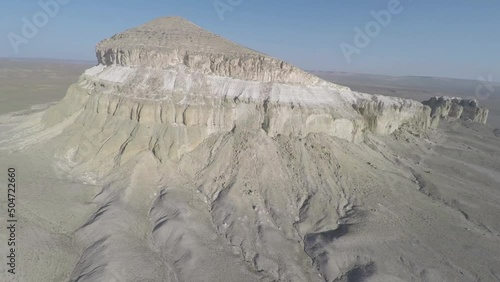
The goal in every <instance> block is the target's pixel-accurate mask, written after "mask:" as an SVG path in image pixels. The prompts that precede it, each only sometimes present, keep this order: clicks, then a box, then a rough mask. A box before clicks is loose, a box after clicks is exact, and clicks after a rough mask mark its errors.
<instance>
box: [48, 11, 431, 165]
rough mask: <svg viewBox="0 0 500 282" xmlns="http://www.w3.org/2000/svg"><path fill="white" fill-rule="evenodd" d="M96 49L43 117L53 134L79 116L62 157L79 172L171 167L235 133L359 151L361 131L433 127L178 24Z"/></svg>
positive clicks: (415, 108) (422, 110)
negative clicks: (329, 139)
mask: <svg viewBox="0 0 500 282" xmlns="http://www.w3.org/2000/svg"><path fill="white" fill-rule="evenodd" d="M96 50H97V59H98V62H99V64H98V65H97V66H95V67H93V68H91V69H89V70H87V71H86V72H85V74H83V75H82V76H81V78H80V80H79V82H78V83H76V84H75V85H73V86H72V87H71V88H70V89H69V90H68V94H67V96H66V98H65V99H64V100H63V101H62V102H61V103H60V104H58V105H56V106H54V107H53V108H51V109H49V110H48V111H47V112H46V114H45V115H44V117H43V122H44V124H45V126H46V127H51V126H53V125H56V124H58V123H61V122H62V121H64V120H65V119H67V118H68V117H70V116H72V115H74V113H75V112H77V113H78V116H77V117H74V118H75V124H74V125H72V126H71V128H70V129H69V130H73V131H74V134H73V135H72V137H71V138H70V140H68V142H66V144H67V145H66V147H65V148H64V149H63V151H64V152H70V156H68V158H71V159H72V160H73V161H74V162H75V163H85V162H86V161H90V160H92V161H93V162H95V161H96V160H98V162H99V163H107V164H108V167H113V166H114V165H117V164H121V163H123V162H126V161H127V160H128V159H130V158H131V157H133V156H134V155H136V154H137V153H139V152H141V151H145V150H146V151H151V152H153V153H154V155H155V156H156V157H157V159H159V160H161V161H163V160H177V159H179V158H180V157H181V156H182V155H183V154H185V153H186V152H189V151H192V150H193V149H195V148H196V147H197V146H198V145H200V144H201V143H202V142H203V141H204V140H206V139H207V138H208V137H209V136H210V135H211V134H213V133H217V132H231V131H235V130H263V131H264V132H265V133H266V134H267V135H268V136H270V137H277V136H280V135H286V136H297V137H299V138H301V137H304V136H307V135H308V134H310V133H324V134H327V135H329V136H333V137H337V138H341V139H345V140H348V141H350V142H359V141H361V140H363V136H364V134H365V133H367V132H372V133H375V134H391V133H392V132H394V131H395V130H397V129H398V128H401V127H402V126H405V127H412V128H415V129H416V130H425V129H427V128H428V127H429V126H431V116H430V108H429V107H427V106H425V105H423V104H421V103H419V102H416V101H412V100H406V99H400V98H391V97H382V96H373V95H368V94H363V93H358V92H354V91H351V90H350V89H349V88H347V87H344V86H340V85H336V84H333V83H329V82H326V81H323V80H321V79H320V78H317V77H315V76H313V75H311V74H309V73H306V72H304V71H302V70H300V69H298V68H296V67H293V66H291V65H290V64H288V63H286V62H283V61H281V60H278V59H275V58H271V57H269V56H266V55H264V54H261V53H258V52H256V51H254V50H251V49H248V48H245V47H242V46H239V45H237V44H235V43H232V42H230V41H228V40H225V39H223V38H221V37H219V36H217V35H214V34H212V33H210V32H207V31H205V30H203V29H201V28H200V27H198V26H196V25H194V24H192V23H190V22H188V21H186V20H184V19H181V18H177V17H174V18H162V19H158V20H155V21H152V22H150V23H148V24H146V25H144V26H141V27H138V28H134V29H131V30H128V31H126V32H124V33H120V34H117V35H115V36H113V37H112V38H110V39H107V40H104V41H102V42H100V43H99V44H98V45H97V48H96ZM68 154H69V153H68ZM110 160H112V161H110Z"/></svg>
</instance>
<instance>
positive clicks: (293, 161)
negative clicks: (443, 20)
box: [0, 18, 500, 282]
mask: <svg viewBox="0 0 500 282" xmlns="http://www.w3.org/2000/svg"><path fill="white" fill-rule="evenodd" d="M162 26H163V27H164V28H162ZM172 39H173V40H172ZM103 46H105V47H103ZM100 48H101V49H100ZM194 53H196V56H198V57H196V58H198V59H199V61H200V62H207V63H202V64H197V63H192V62H191V56H192V54H194ZM97 54H98V59H99V62H100V63H99V64H98V65H97V66H95V67H93V68H91V69H89V70H87V71H86V72H85V73H84V74H83V75H82V76H81V78H80V79H79V81H78V83H76V84H74V85H72V86H71V87H70V89H69V90H68V93H67V95H66V97H65V98H64V100H63V101H61V102H60V103H59V104H57V105H55V106H53V107H51V108H50V109H48V110H47V111H45V112H40V113H36V114H34V115H32V116H29V117H19V116H16V115H13V116H8V117H7V118H6V119H5V118H3V119H0V129H1V130H0V150H1V152H2V154H0V158H3V159H4V160H8V161H3V162H0V163H6V164H7V163H10V162H11V160H16V161H18V160H21V161H22V162H24V164H23V163H22V162H21V163H20V164H18V165H17V167H21V168H23V171H26V172H25V173H26V174H25V175H28V174H29V170H25V168H26V167H29V166H30V165H33V167H32V169H33V170H32V171H33V172H34V173H37V174H39V175H44V174H46V173H45V171H50V170H54V171H55V172H57V175H58V177H59V176H63V177H64V178H66V177H69V178H70V180H71V181H70V182H71V183H74V182H77V183H78V182H80V183H81V182H83V183H85V184H91V185H90V186H93V188H92V190H95V192H93V193H91V194H89V195H87V196H86V197H81V196H79V197H78V198H77V199H74V198H75V196H73V194H74V191H72V190H73V189H70V188H69V187H66V186H61V187H59V188H57V186H56V187H55V188H52V184H53V182H52V183H50V182H40V181H39V179H38V178H37V177H34V181H33V182H34V183H37V185H38V186H32V187H35V188H36V189H34V188H31V190H28V189H21V191H22V193H25V194H24V195H23V196H22V198H23V199H25V200H26V199H32V202H31V205H30V206H40V207H41V208H39V209H33V212H32V215H30V216H33V218H34V221H33V223H34V224H32V225H33V226H36V229H35V232H32V231H33V228H31V229H24V230H25V231H24V232H26V233H29V234H31V236H32V237H34V238H35V239H34V240H32V241H31V245H28V246H33V248H28V249H30V250H32V251H31V252H27V253H26V255H25V256H21V257H24V258H27V259H28V261H29V262H30V264H26V263H24V265H28V266H30V265H35V266H38V265H39V261H38V260H37V258H38V257H49V259H50V258H52V254H53V252H54V251H57V248H54V247H53V246H54V243H53V242H59V241H60V239H57V238H55V239H54V241H52V239H51V240H47V239H46V236H40V235H39V234H40V233H37V232H36V230H38V228H39V227H38V226H44V225H45V226H49V228H50V230H59V228H60V227H59V226H56V225H59V222H63V221H62V220H63V218H60V217H61V216H64V217H68V219H67V220H69V222H71V226H72V227H71V228H69V229H68V230H67V232H66V231H65V232H59V231H57V237H61V238H63V241H62V242H64V244H62V245H64V246H67V247H66V248H65V249H64V250H67V252H68V254H63V255H62V256H60V257H55V258H52V260H51V261H52V262H54V263H51V264H50V265H52V267H54V265H56V266H57V268H58V269H56V270H55V271H53V269H55V268H56V267H54V268H47V270H46V272H48V273H49V272H50V274H51V275H52V274H53V273H52V272H54V273H59V275H61V273H62V274H63V275H65V276H64V278H63V276H60V277H58V278H54V279H52V278H51V279H47V278H46V277H52V276H47V275H45V276H41V277H43V279H42V278H40V277H39V276H37V277H36V279H30V280H26V279H25V280H26V281H38V280H44V281H61V280H64V281H241V282H244V281H362V280H373V281H421V280H424V281H475V280H482V281H483V280H484V281H491V280H492V279H494V277H498V275H497V274H496V273H500V272H498V271H497V270H498V265H500V264H499V263H498V261H496V260H495V259H494V258H496V257H498V256H497V254H498V253H499V252H498V247H497V246H499V244H498V232H497V230H499V229H498V223H497V222H498V221H497V220H496V217H495V215H496V214H498V213H497V212H496V211H497V207H498V205H497V203H496V202H495V201H494V200H495V195H496V194H495V193H497V192H496V191H494V190H493V189H491V187H497V186H498V185H492V184H491V183H496V182H494V181H497V180H494V179H497V177H496V174H495V171H497V170H498V169H497V168H498V162H497V161H496V159H495V158H494V157H492V156H494V155H495V154H492V156H490V155H489V154H490V153H491V151H490V150H467V149H464V148H467V147H465V146H463V145H464V144H460V143H453V146H449V144H447V146H443V147H441V148H438V149H433V148H435V147H436V146H438V145H440V144H443V143H445V142H444V139H443V137H442V136H441V135H440V134H436V136H435V138H434V140H435V141H434V140H432V139H422V138H420V137H419V134H415V131H417V133H418V131H423V130H426V129H427V128H429V127H432V126H435V124H433V121H436V120H439V119H440V118H441V117H442V116H443V117H446V116H450V115H451V116H462V115H464V112H466V111H468V109H465V110H464V109H462V110H461V109H460V108H459V107H456V106H455V108H453V107H452V106H450V109H448V110H447V113H446V115H444V114H441V113H442V112H443V111H442V110H441V112H440V114H436V112H434V113H432V109H431V107H429V106H426V105H423V104H422V103H420V102H416V101H413V100H407V99H400V98H391V97H384V96H375V95H368V94H363V93H358V92H354V91H351V90H350V89H348V88H346V87H342V86H339V85H335V84H331V83H328V82H325V81H322V80H320V79H318V78H315V77H313V76H311V75H309V74H307V73H305V72H303V71H300V70H299V69H297V68H294V67H282V66H288V65H287V64H286V63H283V62H281V61H280V60H278V59H274V58H270V57H267V56H265V55H262V54H259V53H256V52H255V51H251V50H248V49H246V48H244V47H240V46H238V45H236V44H234V43H230V42H228V41H226V40H223V39H221V38H220V37H217V36H215V35H212V34H210V33H208V32H206V31H203V30H201V29H200V28H198V27H196V26H194V25H193V24H191V23H189V22H187V21H185V20H182V19H179V18H167V19H160V20H156V21H153V22H152V23H149V24H146V25H145V26H143V27H140V28H137V29H133V30H132V31H128V32H125V33H124V34H122V35H117V36H115V37H114V38H113V39H109V40H107V41H104V43H101V44H100V46H98V52H97ZM117 54H118V55H117ZM179 54H181V55H180V56H179ZM186 54H187V55H188V57H187V58H188V59H186V60H185V59H184V58H186ZM221 54H222V55H221ZM220 56H222V57H223V58H232V59H230V60H229V61H227V62H223V63H222V64H219V65H217V64H218V63H217V64H216V65H212V58H218V57H220ZM250 57H251V58H258V59H256V60H255V61H252V60H253V59H248V60H249V62H250V63H248V64H246V63H240V62H242V61H241V60H240V58H250ZM233 59H234V60H233ZM245 60H247V59H245ZM223 61H224V60H223ZM262 62H263V63H262ZM452 108H453V109H452ZM436 109H437V108H436ZM431 113H432V114H433V119H431ZM406 128H408V129H410V130H411V131H410V130H408V131H407V130H398V131H397V134H394V135H393V136H390V137H385V136H377V135H387V134H391V133H393V132H395V131H396V130H397V129H406ZM464 128H465V127H464ZM433 133H438V131H434V132H430V133H429V135H431V134H433ZM488 133H489V134H491V132H488ZM456 139H458V138H452V142H455V140H456ZM479 139H481V138H479ZM495 139H496V138H495ZM400 140H405V142H401V141H400ZM479 141H480V142H484V140H479ZM446 143H448V142H446ZM472 146H474V147H477V148H484V145H480V144H479V143H478V144H477V145H472ZM26 147H30V148H28V150H31V151H32V152H33V153H34V156H35V157H33V158H28V159H24V160H23V157H22V155H21V157H19V158H18V157H16V155H13V156H10V155H9V156H5V155H4V154H3V152H4V151H7V150H9V151H16V150H20V149H24V148H26ZM491 147H492V148H498V146H491ZM451 148H453V149H451ZM468 148H469V149H471V148H472V147H468ZM437 150H443V151H444V152H446V155H447V158H446V159H445V158H442V157H441V155H444V154H440V155H439V157H436V155H437V154H436V152H440V151H437ZM454 151H456V152H457V153H455V156H459V157H460V158H462V159H463V158H464V156H465V155H464V154H468V155H467V159H469V157H468V156H474V155H473V154H476V153H477V152H482V153H483V155H482V156H481V155H479V156H480V157H479V158H476V160H477V163H474V162H471V163H470V164H472V165H473V166H465V164H463V163H462V161H460V162H458V159H457V160H453V159H452V157H451V156H453V152H454ZM483 151H484V152H483ZM39 152H43V157H40V156H38V155H37V154H39ZM485 152H487V153H488V154H486V153H485ZM493 152H495V151H493ZM16 153H17V152H16ZM450 153H451V156H450ZM17 156H19V155H17ZM426 159H427V161H425V162H424V160H426ZM471 159H473V158H470V159H469V161H470V160H471ZM429 160H430V161H429ZM435 160H438V161H441V162H440V163H437V164H434V167H435V168H437V170H436V171H434V170H433V169H431V168H430V167H427V166H428V165H433V163H432V161H435ZM450 160H451V161H450ZM485 160H486V161H485ZM32 162H34V164H32ZM480 165H482V166H483V167H484V169H477V172H478V173H480V174H481V175H483V176H484V177H471V171H472V170H471V167H476V168H478V167H480ZM45 166H47V167H45ZM447 166H448V168H447ZM460 166H462V167H463V168H462V170H457V168H460ZM39 167H43V168H44V170H42V171H40V169H39ZM49 167H50V169H49ZM52 168H55V169H52ZM439 169H442V171H444V173H440V170H439ZM431 171H432V173H431ZM460 172H466V173H460ZM427 174H428V175H427ZM435 177H441V178H442V180H440V183H447V184H449V183H451V185H450V186H449V189H450V190H449V191H450V192H449V193H442V194H441V193H440V192H441V189H442V187H439V188H437V187H435V186H434V184H433V183H434V179H435ZM489 178H491V179H493V180H491V181H490V182H484V183H482V182H481V181H488V179H489ZM41 179H43V177H42V178H41ZM470 179H478V180H479V181H478V182H475V184H477V187H481V188H478V189H477V190H476V189H473V190H471V189H470V187H476V185H475V184H474V183H471V182H468V181H469V180H470ZM38 183H39V184H38ZM481 185H482V186H481ZM442 186H446V185H442ZM26 187H29V185H28V186H26ZM38 187H40V188H41V189H38ZM48 187H50V188H48ZM457 187H462V190H457ZM486 187H488V189H486ZM45 189H48V190H47V193H44V192H45V191H46V190H45ZM56 189H57V190H56ZM445 189H446V187H445ZM481 189H483V190H482V191H485V192H484V193H478V192H477V191H481ZM49 190H50V191H49ZM78 190H86V189H84V188H81V189H78ZM457 191H461V192H460V193H457ZM61 195H65V197H61ZM449 195H452V196H451V197H450V196H449ZM455 195H463V198H462V199H464V200H463V201H460V202H459V201H457V200H455ZM429 197H431V198H429ZM480 197H484V198H480ZM497 198H498V197H497ZM40 199H42V200H40ZM47 199H50V200H48V201H47ZM485 199H486V200H485ZM58 202H62V203H63V206H64V207H65V210H71V213H60V212H58V211H56V210H57V208H59V207H60V204H58ZM462 202H463V203H462ZM466 202H467V203H469V202H470V203H471V204H470V207H468V205H466V204H465V203H466ZM49 204H50V206H49V207H47V206H48V205H49ZM479 206H481V209H480V210H475V207H479ZM464 207H465V208H464ZM75 210H76V211H78V210H81V212H80V216H79V217H76V216H77V215H78V213H77V212H75ZM40 211H42V212H40ZM470 211H472V212H470ZM475 211H477V212H475ZM484 211H486V212H484ZM30 214H31V212H30ZM39 214H41V216H39ZM28 215H29V214H28ZM55 215H57V216H58V217H59V218H58V217H56V218H54V216H55ZM484 215H486V217H485V218H486V221H484V223H485V224H484V225H483V223H482V222H477V223H476V222H475V220H476V219H477V218H480V217H482V216H484ZM70 217H71V219H69V218H70ZM75 217H76V218H75ZM42 219H43V220H42ZM24 222H28V221H24ZM56 223H58V224H56ZM60 225H61V227H62V226H65V224H64V223H60ZM27 226H28V225H27ZM55 226H56V227H57V229H54V227H55ZM450 231H451V232H450ZM52 232H54V231H52ZM472 232H475V233H472ZM33 234H34V235H33ZM42 234H43V233H42ZM471 234H475V236H471ZM23 238H24V237H23ZM478 238H479V239H480V240H478ZM26 242H30V240H26ZM47 242H49V243H47ZM47 244H50V245H49V246H50V248H47V251H46V253H40V252H39V251H38V249H39V247H40V246H47ZM456 246H464V248H467V249H470V250H475V251H474V252H469V255H464V252H463V250H462V249H461V248H456ZM465 246H466V247H465ZM58 247H59V246H58ZM45 254H50V255H49V256H47V255H45ZM66 258H70V259H66ZM443 258H445V259H443ZM57 260H58V261H66V263H65V265H64V266H61V265H59V264H58V263H57ZM41 268H43V269H46V267H45V266H43V267H41ZM68 269H70V271H69V273H68ZM478 273H480V274H478ZM37 274H38V273H37Z"/></svg>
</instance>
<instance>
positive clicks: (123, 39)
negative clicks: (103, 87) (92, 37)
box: [96, 17, 326, 85]
mask: <svg viewBox="0 0 500 282" xmlns="http://www.w3.org/2000/svg"><path fill="white" fill-rule="evenodd" d="M96 55H97V60H98V62H99V64H102V65H105V66H113V65H118V66H127V67H132V68H156V69H168V68H171V67H173V66H180V65H181V66H187V67H188V68H189V69H191V70H193V71H196V72H198V73H203V74H212V75H216V76H223V77H232V78H238V79H243V80H251V81H261V82H282V83H292V84H306V85H313V84H322V83H326V82H324V81H323V80H321V79H320V78H318V77H316V76H313V75H311V74H309V73H307V72H305V71H302V70H300V69H298V68H296V67H294V66H292V65H291V64H289V63H286V62H284V61H282V60H279V59H276V58H272V57H270V56H267V55H265V54H262V53H259V52H257V51H254V50H252V49H249V48H246V47H243V46H241V45H239V44H236V43H234V42H231V41H230V40H227V39H224V38H222V37H221V36H219V35H216V34H214V33H211V32H209V31H207V30H205V29H203V28H201V27H199V26H197V25H195V24H194V23H192V22H190V21H188V20H186V19H183V18H181V17H166V18H158V19H156V20H153V21H151V22H148V23H146V24H144V25H142V26H139V27H136V28H133V29H129V30H127V31H125V32H122V33H119V34H116V35H114V36H112V37H111V38H109V39H105V40H103V41H101V42H100V43H98V44H97V47H96Z"/></svg>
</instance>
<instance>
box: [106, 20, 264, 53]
mask: <svg viewBox="0 0 500 282" xmlns="http://www.w3.org/2000/svg"><path fill="white" fill-rule="evenodd" d="M97 48H98V49H115V48H120V49H129V48H130V49H135V48H143V49H148V50H157V51H163V52H172V51H174V50H184V51H190V52H198V53H212V54H239V55H242V54H252V55H259V56H263V54H261V53H258V52H256V51H254V50H251V49H249V48H246V47H243V46H241V45H238V44H236V43H233V42H231V41H229V40H227V39H224V38H222V37H220V36H218V35H216V34H214V33H211V32H209V31H207V30H205V29H203V28H201V27H199V26H197V25H195V24H194V23H192V22H190V21H188V20H186V19H184V18H181V17H164V18H158V19H155V20H153V21H150V22H148V23H146V24H144V25H142V26H139V27H136V28H132V29H129V30H127V31H125V32H122V33H119V34H116V35H114V36H113V37H111V38H109V39H106V40H103V41H102V42H100V43H99V44H98V46H97Z"/></svg>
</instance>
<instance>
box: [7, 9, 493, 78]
mask: <svg viewBox="0 0 500 282" xmlns="http://www.w3.org/2000/svg"><path fill="white" fill-rule="evenodd" d="M50 1H56V0H23V1H20V0H18V1H12V0H9V1H1V3H0V13H1V15H2V17H1V18H0V36H1V40H0V57H39V58H58V59H75V60H93V61H95V56H94V46H95V44H96V43H97V42H98V41H100V40H102V39H104V38H107V37H110V36H112V35H113V34H115V33H118V32H121V31H123V30H125V29H128V28H131V27H134V26H137V25H140V24H143V23H145V22H147V21H149V20H152V19H154V18H157V17H161V16H171V15H177V16H182V17H185V18H187V19H189V20H191V21H192V22H194V23H196V24H198V25H199V26H202V27H204V28H206V29H208V30H210V31H212V32H215V33H217V34H220V35H222V36H224V37H226V38H228V39H230V40H233V41H235V42H237V43H240V44H242V45H245V46H247V47H250V48H252V49H255V50H259V51H261V52H264V53H266V54H269V55H272V56H275V57H279V58H281V59H284V60H286V61H289V62H291V63H293V64H295V65H297V66H299V67H301V68H304V69H308V70H334V71H347V72H361V73H374V74H388V75H421V76H443V77H455V78H470V79H477V78H478V77H479V76H483V77H486V76H488V75H490V74H491V75H493V79H494V80H496V81H500V56H499V52H500V36H499V34H500V32H499V28H500V16H498V15H499V12H500V1H488V0H484V1H471V0H440V1H436V0H414V1H411V0H400V3H401V8H400V9H402V11H401V12H400V13H398V14H392V19H391V21H390V23H389V24H388V25H387V26H386V27H383V28H381V30H380V32H379V33H376V36H374V38H372V39H371V42H370V44H368V46H366V47H364V48H359V49H358V51H359V52H358V53H356V54H354V55H353V56H352V57H351V59H352V61H351V62H350V63H349V62H348V61H347V60H346V59H345V56H344V55H343V53H342V50H341V48H340V44H341V43H342V42H345V43H347V44H351V45H353V46H354V36H355V31H354V28H355V27H360V28H361V29H364V28H365V26H366V24H367V23H369V22H370V21H372V20H373V16H372V15H371V11H380V10H383V9H387V6H388V3H389V2H391V1H397V0H364V1H361V0H359V1H353V0H329V1H326V0H317V1H305V0H286V1H285V0H283V1H278V0H239V1H238V0H216V1H214V0H198V1H195V0H177V1H168V0H59V1H66V2H68V1H69V3H67V4H64V5H63V4H61V5H60V8H59V11H58V12H57V13H56V14H55V15H54V16H53V17H50V16H49V20H48V23H47V24H46V25H45V26H42V27H41V28H39V30H38V32H37V33H36V35H35V36H34V37H33V38H28V39H27V42H26V41H24V43H20V44H19V46H18V47H19V48H18V49H19V52H18V53H16V52H15V51H14V48H13V47H12V44H11V43H10V40H9V37H8V34H9V33H10V34H11V37H12V33H15V34H17V35H19V36H23V33H22V27H23V24H24V23H23V20H22V19H23V17H25V18H26V19H28V20H29V21H30V22H32V21H33V16H34V15H36V14H37V13H38V12H41V11H43V9H42V8H41V7H40V5H39V2H43V3H48V2H50ZM217 1H219V2H218V3H238V2H241V3H240V4H238V5H235V6H234V7H232V10H230V11H226V12H225V13H224V19H223V20H222V19H221V18H220V17H219V14H218V13H217V11H216V9H215V8H214V3H216V2H217ZM40 20H42V21H43V17H41V18H40ZM28 35H29V34H28Z"/></svg>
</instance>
